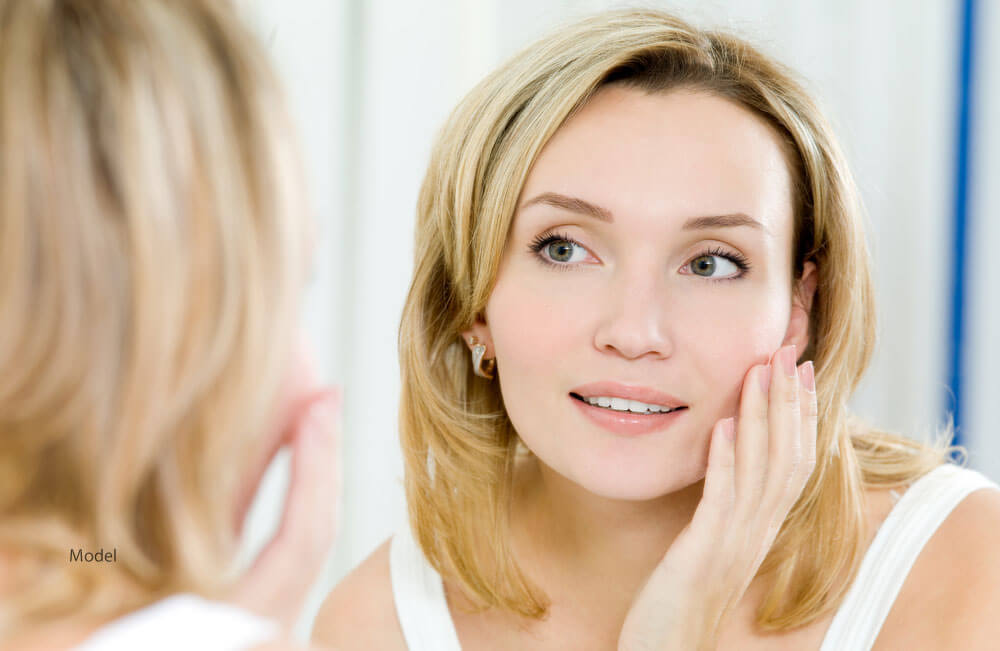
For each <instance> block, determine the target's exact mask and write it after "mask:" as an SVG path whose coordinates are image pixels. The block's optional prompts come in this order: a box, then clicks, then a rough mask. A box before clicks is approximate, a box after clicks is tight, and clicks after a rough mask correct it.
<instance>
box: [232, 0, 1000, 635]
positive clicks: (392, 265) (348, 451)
mask: <svg viewBox="0 0 1000 651" xmlns="http://www.w3.org/2000/svg"><path fill="white" fill-rule="evenodd" d="M243 4H244V5H246V7H247V8H248V11H249V13H250V15H251V16H252V19H253V21H254V22H255V24H256V25H257V28H258V30H259V31H260V33H261V34H263V35H264V36H265V37H266V38H267V39H268V40H269V42H270V47H271V49H272V52H273V54H274V56H275V59H276V61H277V64H278V67H279V70H280V71H281V74H282V75H283V77H284V78H285V81H286V84H287V86H288V90H289V92H290V96H291V99H292V102H293V106H294V107H295V112H296V117H297V119H298V121H299V126H300V129H301V131H302V134H303V141H304V143H305V148H306V153H307V156H308V164H309V166H310V170H309V171H310V180H311V182H312V191H313V198H314V205H315V207H316V212H317V216H318V219H319V220H320V222H321V223H322V225H323V229H324V230H323V237H322V239H321V241H320V242H319V252H318V253H319V255H318V260H319V265H318V269H317V279H316V282H315V285H314V287H313V290H312V292H311V293H310V296H309V299H308V302H307V305H306V307H305V312H304V314H305V319H306V324H307V329H308V330H309V332H310V333H311V335H312V337H313V339H314V340H315V342H316V344H317V347H318V351H319V355H320V358H321V362H322V365H323V370H324V374H325V376H326V377H327V378H328V379H330V380H334V381H337V382H340V383H344V384H345V385H346V401H345V435H344V450H343V455H344V469H345V484H344V490H343V498H342V499H343V509H342V525H341V526H342V528H341V533H340V537H339V539H338V542H337V545H336V548H335V550H334V552H333V554H332V559H331V563H330V567H329V568H328V571H327V573H326V576H324V577H323V578H322V579H321V581H320V582H319V585H318V586H317V589H316V595H315V596H314V599H313V600H312V602H311V606H310V608H311V609H314V608H315V607H317V606H318V602H319V599H320V598H321V596H322V595H323V594H325V593H326V592H327V591H328V590H329V588H330V587H331V586H332V585H333V584H334V583H335V582H336V581H337V580H339V578H340V577H342V576H343V575H344V574H345V573H346V572H347V571H348V570H349V569H350V568H351V567H352V566H354V565H356V564H357V563H358V562H359V561H361V560H362V559H363V558H364V557H365V556H366V555H367V554H368V553H370V551H371V550H372V549H373V548H374V547H375V546H376V545H377V544H378V543H379V542H381V541H382V540H384V539H385V537H387V536H388V535H389V534H390V533H391V532H392V531H393V530H394V529H395V528H396V527H397V526H398V525H399V524H400V523H402V522H403V518H404V514H405V510H404V503H403V493H402V487H401V480H402V463H401V459H400V454H399V451H398V442H397V438H396V437H397V428H396V412H397V401H398V396H399V380H398V372H399V369H398V364H397V361H396V328H397V325H398V320H399V315H400V310H401V307H402V303H403V299H404V297H405V292H406V289H407V284H408V280H409V274H410V269H411V264H412V233H413V228H412V225H413V220H414V205H415V201H416V194H417V190H418V187H419V183H420V181H421V178H422V175H423V172H424V168H425V165H426V162H427V157H428V152H429V148H430V144H431V141H432V139H433V136H434V134H435V132H436V130H437V129H438V128H439V127H440V125H441V124H442V122H443V121H444V119H445V117H446V116H447V113H448V112H449V111H450V109H451V108H452V106H453V105H454V104H455V103H456V102H457V101H458V99H459V98H460V97H461V96H462V94H464V93H465V92H466V91H467V90H468V89H469V88H471V86H472V85H473V84H474V83H475V82H476V81H477V80H478V79H479V78H480V77H481V76H482V75H484V74H485V73H486V72H487V71H488V70H490V69H491V68H493V67H494V66H495V65H497V64H498V63H499V62H501V61H502V60H503V59H504V58H506V57H508V56H509V55H511V54H513V53H514V52H515V51H516V50H517V49H518V48H520V47H523V46H524V45H526V44H527V43H528V42H529V41H530V40H532V39H534V38H536V37H537V36H540V35H541V34H542V33H544V32H545V31H546V30H548V29H549V28H551V27H552V26H554V25H556V24H559V23H562V22H565V21H566V20H568V19H570V18H572V17H574V16H578V15H582V14H584V13H588V12H590V11H594V10H599V9H602V8H605V7H612V6H621V5H623V4H624V3H620V2H611V1H609V0H581V1H579V2H569V1H567V0H507V1H505V2H500V0H483V1H480V2H475V1H473V2H468V1H462V0H424V1H423V2H419V3H410V2H400V1H393V0H367V1H362V0H345V1H344V2H327V1H324V0H308V1H307V0H298V1H296V2H282V1H280V0H244V2H243ZM958 4H959V3H953V2H944V1H942V0H885V1H882V2H875V3H872V2H864V1H863V0H825V1H820V0H812V1H808V2H805V1H792V0H747V1H743V2H738V1H736V0H733V1H732V2H725V1H723V0H706V1H700V2H699V1H696V0H676V1H672V2H646V3H643V6H658V7H665V8H668V9H674V10H676V11H677V12H678V13H680V14H681V15H682V16H685V17H688V18H689V19H692V20H694V22H696V23H698V24H701V25H712V26H721V27H726V28H728V29H732V30H735V31H737V32H739V33H741V34H743V35H745V36H747V37H749V38H750V39H751V40H752V41H753V42H755V43H757V44H758V45H759V46H760V47H762V48H763V49H764V50H765V51H767V52H769V53H771V54H773V55H775V56H776V57H778V58H779V59H780V60H782V61H784V62H786V63H788V64H790V65H791V66H792V67H793V68H794V69H796V70H797V71H798V72H799V73H800V74H801V76H803V77H804V78H805V80H806V85H807V87H808V88H810V89H811V90H812V91H813V92H814V93H815V95H816V96H817V97H818V98H819V99H820V101H821V104H822V105H823V106H825V107H826V109H827V112H828V115H829V117H830V118H831V121H832V122H833V123H834V125H835V128H836V130H837V132H838V133H839V135H840V136H841V138H842V142H843V145H844V148H845V150H846V152H847V155H848V158H849V160H850V161H851V163H852V165H853V169H854V172H855V174H856V176H857V178H858V181H859V184H860V187H861V189H862V192H863V197H864V201H865V204H866V206H867V209H868V213H869V221H870V234H871V242H872V249H873V255H874V258H875V268H874V272H875V279H876V285H877V292H878V299H879V308H880V309H879V318H880V340H879V347H878V349H877V352H876V355H875V358H874V362H873V364H872V367H871V370H870V372H869V374H868V376H867V378H866V380H865V381H864V382H863V384H862V386H861V387H860V389H859V391H858V392H857V394H856V395H855V397H854V398H853V400H852V405H853V407H854V408H855V409H856V410H857V411H858V412H860V413H861V414H862V415H864V416H865V417H867V418H868V419H869V420H870V421H872V422H873V423H876V424H879V425H881V426H884V427H887V428H890V429H894V430H897V431H901V432H904V433H908V434H911V435H921V434H924V433H927V432H930V431H931V430H932V429H933V428H934V427H935V426H936V425H937V424H938V422H939V421H940V419H941V415H942V414H941V409H942V404H943V395H944V391H945V389H946V378H945V361H946V360H945V356H946V354H947V350H946V347H945V344H946V341H947V336H948V314H949V309H950V308H949V304H948V294H947V291H948V281H949V273H950V265H951V245H950V219H951V211H952V194H951V193H952V187H951V184H952V176H953V174H952V168H953V164H954V163H953V158H954V153H953V148H954V139H953V136H954V132H955V127H954V110H955V102H956V99H955V98H956V93H957V86H956V72H957V36H958V23H957V21H958V18H959V16H958V13H957V11H958V9H957V6H956V5H958ZM979 4H980V9H981V16H980V18H981V20H980V22H979V26H978V28H979V43H980V45H981V46H982V47H981V48H980V51H979V64H980V65H979V75H978V78H977V83H978V86H977V90H978V91H979V102H978V104H977V106H976V112H977V117H978V122H977V125H976V128H977V132H976V133H977V137H978V142H977V145H978V147H977V149H976V159H975V165H976V172H977V176H976V177H975V185H974V191H975V192H974V196H973V204H972V210H973V213H972V215H973V223H974V228H975V230H974V232H973V233H972V237H971V248H970V259H969V262H968V268H969V271H970V272H971V273H970V278H971V282H972V283H973V287H972V289H971V291H970V301H971V304H970V313H969V319H970V321H969V322H970V323H971V324H972V325H971V327H970V331H969V336H970V338H971V341H972V343H971V344H970V348H969V350H970V351H971V353H970V354H969V356H968V358H967V360H968V363H969V375H968V377H969V380H968V381H967V383H966V385H965V386H966V394H965V401H966V403H967V405H968V410H967V412H966V420H965V428H964V430H963V435H964V439H965V442H966V443H967V445H968V446H969V447H970V450H971V465H973V466H974V467H977V468H980V469H982V470H984V471H985V472H987V474H990V475H992V476H993V477H994V478H1000V436H997V435H995V434H994V432H995V431H996V429H997V428H996V427H995V425H994V418H993V415H992V411H993V409H992V408H993V403H994V402H995V401H996V398H997V397H1000V381H998V380H997V377H996V374H995V373H994V372H993V369H996V368H1000V343H997V341H996V333H997V332H998V331H1000V328H998V327H997V323H998V322H1000V301H998V300H997V298H998V291H997V290H996V289H995V288H996V287H997V286H998V283H1000V265H996V264H992V260H993V256H992V249H995V247H997V246H998V245H1000V220H996V219H989V218H988V214H989V206H990V205H996V203H997V200H998V199H1000V197H997V190H996V187H995V186H996V185H997V184H996V183H991V180H992V179H997V178H998V174H1000V159H998V156H997V154H996V152H997V151H1000V127H998V125H997V123H996V120H995V119H993V116H997V115H1000V81H998V80H1000V74H998V73H1000V70H998V67H1000V44H998V43H997V39H996V38H995V37H994V38H990V37H989V35H990V34H992V35H1000V6H998V4H997V3H993V2H980V3H979ZM628 6H636V3H629V5H628ZM998 434H1000V433H998ZM286 476H287V467H285V466H283V465H281V464H277V465H276V467H275V468H274V469H272V472H271V473H270V474H269V476H268V479H267V485H266V486H265V488H264V489H263V490H262V491H261V495H260V498H259V500H258V503H257V505H256V506H255V509H254V512H253V515H252V519H251V532H250V534H251V535H250V538H251V541H250V543H249V544H248V549H252V548H253V546H254V545H259V544H260V541H262V540H263V539H264V538H266V535H267V532H268V531H269V530H270V527H272V526H273V523H274V522H275V514H276V513H277V511H278V509H279V508H280V504H281V497H282V486H283V482H284V480H285V477H286ZM310 619H311V613H308V614H307V615H306V616H305V617H304V618H303V623H302V627H301V629H302V632H304V631H306V630H307V629H308V625H309V620H310Z"/></svg>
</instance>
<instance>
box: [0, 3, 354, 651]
mask: <svg viewBox="0 0 1000 651" xmlns="http://www.w3.org/2000/svg"><path fill="white" fill-rule="evenodd" d="M294 140H295V138H294V134H293V132H292V128H291V123H290V120H289V117H288V115H287V111H286V108H285V105H284V99H283V97H282V94H281V92H280V89H279V87H278V83H277V80H276V78H275V75H274V73H273V71H272V69H271V66H270V63H269V62H268V60H267V58H266V56H265V54H264V52H263V50H262V48H261V46H260V45H259V44H258V43H257V42H256V41H255V39H254V38H253V37H252V35H251V34H250V33H249V31H248V30H247V29H246V28H245V27H244V26H243V25H242V24H241V23H240V21H239V20H238V19H237V16H236V14H235V11H234V10H233V9H232V7H230V6H229V5H227V4H226V3H220V2H210V1H208V0H204V1H203V0H183V1H178V0H2V1H0V143H2V147H0V197H2V205H0V313H2V314H3V319H2V320H0V364H2V366H3V369H4V371H3V374H2V376H0V646H2V647H3V648H4V649H47V650H48V649H65V648H69V647H74V648H80V649H87V650H89V651H98V650H104V649H125V648H128V649H140V648H141V649H178V648H192V649H236V648H241V649H242V648H258V649H265V648H266V649H280V648H291V646H292V645H291V643H290V642H289V641H288V636H287V633H286V632H285V631H284V630H283V627H282V625H284V626H287V625H289V624H290V623H291V622H293V621H294V619H295V617H296V616H297V614H298V610H299V608H300V606H301V603H302V601H303V599H304V597H305V595H306V591H307V589H308V588H309V585H310V584H311V582H312V579H313V577H314V576H315V572H316V571H317V570H318V568H319V566H320V563H321V562H322V560H323V558H324V556H325V552H326V549H327V548H328V547H329V544H330V542H331V537H332V531H333V525H334V523H333V513H332V512H331V511H332V509H331V508H330V507H329V504H330V500H331V499H332V498H331V496H332V495H335V494H336V491H337V486H336V482H335V475H334V473H331V472H330V467H331V465H332V464H333V462H334V448H335V444H336V442H335V439H334V435H335V430H336V421H337V417H338V416H337V414H338V411H339V407H338V401H339V398H338V393H337V392H336V391H334V390H332V389H328V388H325V387H322V386H320V385H319V383H318V381H317V378H316V377H315V374H314V373H313V372H312V371H311V368H312V365H311V363H310V362H309V360H308V357H307V356H305V355H304V354H303V353H302V352H301V348H298V350H299V352H296V351H297V347H296V344H295V342H296V339H297V338H298V325H297V323H296V317H295V315H296V314H297V312H298V303H299V296H300V292H301V287H302V284H303V279H304V276H305V272H306V263H307V260H308V258H309V249H308V244H307V242H308V238H309V228H308V227H307V223H306V221H305V219H304V217H305V215H306V214H307V210H306V209H305V206H304V205H303V203H302V199H301V198H302V196H303V188H302V187H301V184H300V180H301V171H300V169H299V159H298V153H297V151H296V150H295V148H294V145H293V143H294ZM286 444H287V445H289V446H291V447H292V448H293V463H292V475H293V478H292V482H291V488H290V491H289V495H288V498H287V503H286V510H285V514H284V519H283V522H282V526H281V529H280V530H279V532H278V534H277V536H276V537H275V539H274V541H273V542H272V543H271V544H270V546H268V547H267V548H266V549H265V550H264V552H263V553H262V554H261V556H260V557H259V558H258V559H257V561H256V563H255V564H254V566H253V568H252V569H251V570H249V571H248V572H246V573H243V574H241V575H237V574H235V570H236V568H235V567H234V566H233V560H234V556H235V551H236V545H237V543H238V539H239V532H240V527H241V523H242V520H243V517H244V515H245V513H246V510H247V508H248V506H249V504H250V502H251V499H252V497H253V495H254V493H255V491H256V487H257V484H258V482H259V481H260V478H261V476H262V474H263V472H264V470H265V468H266V467H267V465H268V464H269V462H270V461H271V459H272V458H273V456H274V454H275V453H276V451H277V450H278V448H279V447H280V446H282V445H286ZM76 645H79V646H76Z"/></svg>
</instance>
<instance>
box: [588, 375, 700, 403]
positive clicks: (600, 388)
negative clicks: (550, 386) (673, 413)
mask: <svg viewBox="0 0 1000 651" xmlns="http://www.w3.org/2000/svg"><path fill="white" fill-rule="evenodd" d="M570 395H571V396H573V397H576V398H578V399H579V398H598V397H608V398H621V399H623V400H635V401H638V402H644V403H646V404H651V405H660V406H661V407H669V408H670V409H677V408H679V407H686V406H687V405H686V404H685V403H684V401H683V400H681V399H680V398H676V397H674V396H672V395H670V394H668V393H664V392H662V391H658V390H656V389H653V388H651V387H645V386H637V385H630V384H622V383H620V382H611V381H603V382H591V383H590V384H583V385H581V386H578V387H575V388H574V389H572V390H571V391H570Z"/></svg>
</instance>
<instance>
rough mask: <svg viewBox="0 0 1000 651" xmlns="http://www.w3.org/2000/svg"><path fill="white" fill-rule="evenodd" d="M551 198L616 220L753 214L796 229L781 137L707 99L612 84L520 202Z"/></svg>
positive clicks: (736, 109) (550, 149) (541, 163)
mask: <svg viewBox="0 0 1000 651" xmlns="http://www.w3.org/2000/svg"><path fill="white" fill-rule="evenodd" d="M544 192H556V193H560V194H565V195H568V196H573V197H579V198H581V199H584V200H586V201H588V202H591V203H595V204H598V205H601V206H603V207H606V208H608V209H609V210H610V211H611V212H612V213H613V214H614V215H615V216H616V220H618V218H619V216H633V217H635V218H637V219H639V218H643V217H648V218H655V219H657V221H658V223H662V222H663V221H664V220H668V221H671V220H676V221H677V223H680V222H681V221H683V220H685V219H687V218H689V217H692V216H701V215H722V214H732V213H739V212H742V213H746V214H748V215H751V216H753V217H754V218H755V219H757V220H759V221H761V222H764V225H765V226H766V227H767V229H768V230H769V231H771V232H773V233H780V232H782V231H784V230H785V229H788V228H790V223H791V215H792V205H791V204H792V198H791V179H790V177H789V172H788V166H787V164H786V161H785V154H784V151H783V148H782V145H781V142H780V140H779V137H778V135H777V133H775V131H774V130H773V129H772V127H771V126H770V125H768V124H767V123H766V122H765V121H764V120H763V119H762V118H760V117H758V116H757V115H755V114H754V113H752V112H751V111H749V110H747V109H745V108H743V107H742V106H740V105H738V104H736V103H734V102H732V101H730V100H727V99H724V98H721V97H718V96H716V95H712V94H709V93H706V92H700V91H689V90H675V91H670V92H664V93H648V92H646V91H644V90H638V89H633V88H628V87H625V86H620V85H612V86H608V87H605V88H603V89H601V90H600V91H598V92H597V93H596V94H595V95H594V97H593V98H591V99H590V101H588V102H587V104H585V105H584V106H583V107H582V108H581V109H580V111H578V112H577V113H576V114H574V115H573V116H572V117H571V118H570V119H569V120H567V121H566V123H565V124H564V125H563V126H562V127H560V129H559V130H558V131H557V132H556V133H555V135H554V136H553V137H552V138H551V139H550V140H549V142H548V143H547V144H546V146H545V147H544V149H543V150H542V152H541V153H540V154H539V157H538V159H537V160H536V161H535V164H534V166H533V167H532V169H531V171H530V173H529V174H528V178H527V179H526V182H525V186H524V189H523V190H522V197H521V201H522V203H523V202H524V201H526V200H530V198H531V197H533V196H535V195H537V194H541V193H544Z"/></svg>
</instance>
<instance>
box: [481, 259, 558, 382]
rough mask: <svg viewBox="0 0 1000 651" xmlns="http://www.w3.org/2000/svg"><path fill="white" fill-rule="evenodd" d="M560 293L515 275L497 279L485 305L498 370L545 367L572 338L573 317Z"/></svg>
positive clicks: (529, 370) (511, 371)
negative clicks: (542, 287)
mask: <svg viewBox="0 0 1000 651" xmlns="http://www.w3.org/2000/svg"><path fill="white" fill-rule="evenodd" d="M563 296H564V295H563V294H561V293H560V292H545V291H542V289H541V288H540V287H539V286H538V285H537V283H536V284H532V283H531V282H530V281H528V280H523V281H520V282H519V280H518V278H516V277H515V278H510V277H508V278H500V279H499V280H498V282H497V284H496V286H495V287H494V290H493V294H492V295H491V296H490V300H489V303H488V304H487V306H486V320H487V324H488V325H489V329H490V337H491V338H492V340H493V347H494V350H495V353H496V356H497V364H498V366H499V367H500V369H501V372H502V373H503V372H506V374H507V375H510V374H521V373H533V372H537V371H538V370H541V369H549V372H551V369H552V363H553V362H554V361H556V360H557V359H558V358H559V357H560V356H561V354H562V353H564V352H565V351H566V350H568V349H569V348H570V342H571V341H575V338H574V337H573V336H572V332H571V329H572V327H573V324H574V320H573V319H568V318H567V314H568V313H572V312H571V311H570V310H572V307H571V306H569V305H566V304H565V303H566V302H567V301H566V300H564V299H563Z"/></svg>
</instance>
